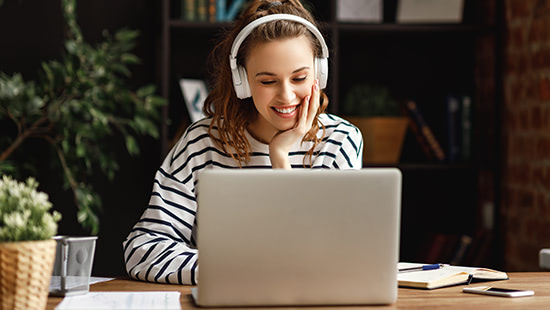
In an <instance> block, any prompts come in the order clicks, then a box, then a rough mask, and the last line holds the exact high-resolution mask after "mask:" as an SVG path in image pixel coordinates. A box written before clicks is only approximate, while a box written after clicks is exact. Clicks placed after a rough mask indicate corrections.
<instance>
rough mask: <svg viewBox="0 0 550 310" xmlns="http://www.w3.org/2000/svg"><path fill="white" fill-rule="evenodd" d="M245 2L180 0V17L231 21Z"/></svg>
mask: <svg viewBox="0 0 550 310" xmlns="http://www.w3.org/2000/svg"><path fill="white" fill-rule="evenodd" d="M245 2H246V1H245V0H181V19H183V20H185V21H191V22H197V21H199V22H227V21H232V20H234V19H235V17H236V16H237V14H239V12H240V11H241V9H242V7H243V5H244V4H245Z"/></svg>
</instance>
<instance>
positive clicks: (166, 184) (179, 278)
mask: <svg viewBox="0 0 550 310" xmlns="http://www.w3.org/2000/svg"><path fill="white" fill-rule="evenodd" d="M281 14H285V15H281ZM297 17H299V18H297ZM314 24H315V21H314V20H313V18H312V16H311V15H310V13H309V12H308V11H307V10H306V9H305V8H304V7H303V6H302V5H301V3H300V2H299V1H298V0H289V1H283V2H279V1H253V2H251V3H250V4H249V6H248V8H247V9H246V10H245V11H244V12H243V14H242V15H241V16H240V18H239V19H238V20H237V21H236V22H235V25H234V27H233V29H232V30H230V31H229V33H228V35H227V36H224V39H223V40H222V41H221V42H220V43H219V44H218V45H217V46H216V47H215V48H214V50H213V51H212V53H211V65H212V69H213V72H212V76H213V83H212V85H213V89H212V91H211V92H210V94H209V96H208V97H207V98H206V101H205V107H204V111H205V113H206V115H207V116H208V117H207V118H205V119H203V120H200V121H198V122H196V123H194V124H192V125H191V126H190V127H189V128H188V129H187V131H186V132H185V133H184V134H183V136H182V137H181V138H180V140H179V141H178V143H177V144H176V145H175V146H174V148H173V149H172V150H171V151H170V153H169V154H168V155H167V157H166V159H165V161H164V163H163V164H162V166H161V167H160V169H159V171H158V172H157V174H156V176H155V180H154V186H153V192H152V195H151V200H150V202H149V206H148V208H147V209H146V210H145V212H144V214H143V216H142V217H141V219H140V220H139V221H138V223H137V224H136V225H135V227H134V228H133V230H132V231H131V232H130V234H129V236H128V237H127V239H126V241H124V245H123V246H124V258H125V263H126V269H127V271H128V273H129V275H130V276H131V277H133V278H135V279H139V280H144V281H152V282H165V283H178V284H196V278H197V273H198V264H197V258H198V251H197V249H196V246H197V241H196V219H195V215H196V211H197V203H196V197H197V195H198V193H197V192H196V191H195V187H196V185H197V182H198V174H199V173H200V171H201V170H203V169H212V168H214V169H215V168H280V169H293V168H328V169H360V168H361V159H362V147H363V140H362V137H361V133H360V132H359V130H358V129H357V128H355V127H354V126H352V125H351V124H350V123H348V122H346V121H344V120H342V119H340V118H338V117H336V116H333V115H329V114H324V113H323V112H324V110H325V108H326V105H327V103H328V99H327V97H326V95H325V94H324V93H323V92H322V91H321V88H324V86H325V85H326V79H327V73H328V68H327V67H328V65H327V58H328V49H327V48H326V45H325V43H324V39H323V38H322V36H321V34H320V33H319V31H318V30H317V28H316V27H315V26H314ZM228 56H229V61H228Z"/></svg>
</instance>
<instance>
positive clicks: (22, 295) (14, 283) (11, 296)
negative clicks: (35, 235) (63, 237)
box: [0, 239, 56, 310]
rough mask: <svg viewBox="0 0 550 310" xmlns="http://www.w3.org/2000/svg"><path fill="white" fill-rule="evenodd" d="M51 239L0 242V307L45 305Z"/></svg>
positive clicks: (25, 308)
mask: <svg viewBox="0 0 550 310" xmlns="http://www.w3.org/2000/svg"><path fill="white" fill-rule="evenodd" d="M55 248H56V242H55V240H51V239H50V240H43V241H22V242H0V310H7V309H10V310H11V309H17V310H19V309H21V310H32V309H40V310H43V309H45V308H46V303H47V301H48V289H49V285H50V278H51V276H52V269H53V263H54V259H55Z"/></svg>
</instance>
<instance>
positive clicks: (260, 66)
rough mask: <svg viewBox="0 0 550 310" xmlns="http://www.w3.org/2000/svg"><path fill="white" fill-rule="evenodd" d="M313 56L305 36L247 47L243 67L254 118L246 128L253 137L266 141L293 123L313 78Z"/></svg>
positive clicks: (290, 126) (292, 125)
mask: <svg viewBox="0 0 550 310" xmlns="http://www.w3.org/2000/svg"><path fill="white" fill-rule="evenodd" d="M313 58H314V57H313V50H312V48H311V44H310V42H309V40H308V39H307V38H306V37H305V36H300V37H296V38H291V39H284V40H277V41H273V42H267V43H260V44H256V45H255V46H253V47H252V48H251V50H250V53H249V57H248V59H247V60H246V71H247V74H248V83H249V85H250V91H251V94H252V99H253V101H254V106H255V107H256V109H257V110H258V118H257V119H256V120H255V121H253V122H252V123H251V124H250V126H249V128H248V129H249V131H251V133H252V134H253V135H254V136H256V138H259V139H261V140H263V141H265V142H267V143H269V142H270V141H271V139H272V138H273V136H274V135H275V134H276V133H277V132H279V131H285V130H288V129H291V128H293V127H294V125H295V124H296V121H297V120H298V115H299V112H300V106H301V103H302V100H303V99H304V98H305V97H306V96H308V95H310V94H311V89H312V85H313V82H314V80H315V76H314V73H315V69H314V63H313Z"/></svg>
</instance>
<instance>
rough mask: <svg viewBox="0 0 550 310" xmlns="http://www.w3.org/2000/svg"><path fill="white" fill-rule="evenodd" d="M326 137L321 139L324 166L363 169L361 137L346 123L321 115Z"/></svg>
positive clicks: (332, 116)
mask: <svg viewBox="0 0 550 310" xmlns="http://www.w3.org/2000/svg"><path fill="white" fill-rule="evenodd" d="M322 115H323V117H324V124H325V127H326V129H327V133H328V135H327V136H326V137H325V138H324V139H323V142H324V143H323V145H322V154H323V155H324V157H325V158H324V160H323V161H324V165H325V166H326V167H328V168H331V169H361V168H362V167H363V136H362V135H361V131H360V130H359V129H358V128H357V127H355V126H354V125H352V124H351V123H349V122H348V121H346V120H344V119H342V118H340V117H337V116H335V115H331V114H322Z"/></svg>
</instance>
